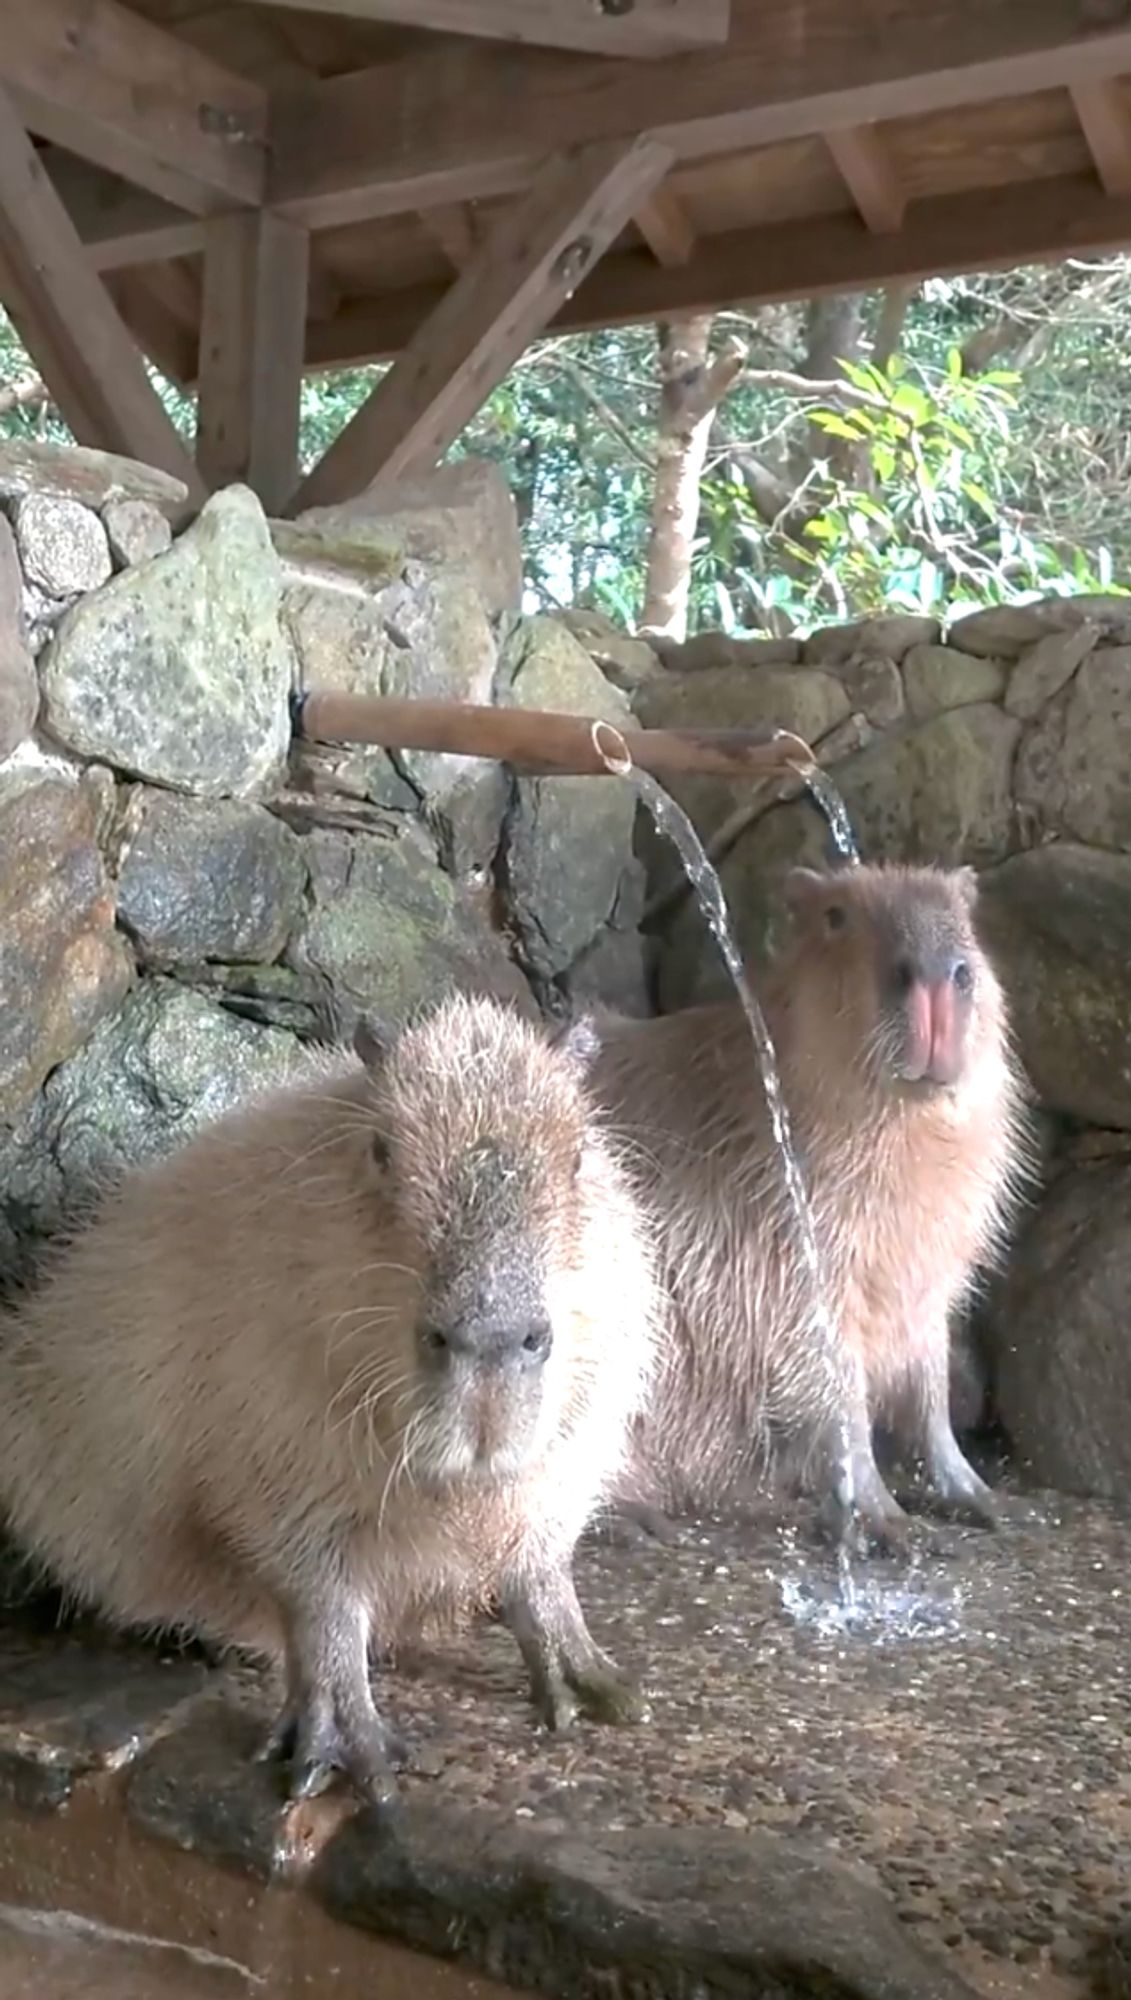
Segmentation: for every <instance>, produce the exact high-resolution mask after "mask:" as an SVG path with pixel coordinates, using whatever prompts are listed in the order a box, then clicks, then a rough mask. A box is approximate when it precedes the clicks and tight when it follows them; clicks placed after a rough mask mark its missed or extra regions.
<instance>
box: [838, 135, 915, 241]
mask: <svg viewBox="0 0 1131 2000" xmlns="http://www.w3.org/2000/svg"><path fill="white" fill-rule="evenodd" d="M825 144H826V145H827V146H828V149H829V151H830V153H831V154H832V156H833V159H834V161H835V162H836V168H837V172H838V173H839V175H840V177H841V179H842V181H843V182H844V184H845V186H846V188H847V189H848V192H849V194H850V195H851V196H852V199H853V201H854V202H855V203H856V206H857V208H858V209H859V211H860V214H861V216H862V218H863V220H864V221H865V222H866V223H867V225H868V228H869V229H871V230H874V231H875V232H876V234H877V235H879V236H883V235H885V234H886V233H887V232H888V231H890V230H893V229H899V228H900V227H901V225H902V222H903V212H904V209H905V208H906V207H907V197H906V195H905V193H904V190H903V188H902V187H901V186H900V184H899V182H898V180H897V179H896V176H895V169H894V166H893V164H892V161H891V159H890V157H889V155H888V153H887V151H886V150H885V148H884V144H883V141H882V139H881V138H880V137H879V135H878V133H877V131H876V128H875V126H874V125H846V126H844V127H843V128H842V129H841V130H840V131H838V132H827V133H826V134H825Z"/></svg>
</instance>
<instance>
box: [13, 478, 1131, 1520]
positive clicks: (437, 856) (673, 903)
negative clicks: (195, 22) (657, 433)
mask: <svg viewBox="0 0 1131 2000" xmlns="http://www.w3.org/2000/svg"><path fill="white" fill-rule="evenodd" d="M182 500H183V495H182V493H181V492H180V491H179V489H178V488H177V487H176V485H175V483H174V482H172V481H170V480H168V479H166V478H164V477H163V476H162V475H159V474H156V473H153V472H150V471H147V470H145V469H144V468H141V467H138V466H132V465H129V464H127V463H126V462H124V461H120V460H111V459H105V458H102V457H100V456H99V455H98V454H94V453H78V452H59V451H55V450H53V449H48V448H42V447H29V446H7V445H6V446H0V856H2V863H3V865H2V869H0V1271H3V1270H5V1269H6V1270H7V1271H9V1272H11V1271H12V1270H16V1271H18V1270H19V1269H20V1268H21V1266H22V1263H23V1261H24V1256H25V1252H26V1249H27V1247H28V1245H29V1244H32V1243H34V1241H35V1240H36V1238H37V1237H38V1236H40V1235H41V1234H43V1233H44V1232H45V1231H49V1230H50V1229H52V1228H53V1227H54V1226H56V1225H57V1223H58V1222H59V1220H60V1219H61V1218H62V1217H63V1216H64V1215H66V1214H67V1213H68V1212H70V1211H71V1210H72V1209H73V1208H74V1207H76V1205H78V1204H80V1203H81V1202H82V1200H83V1199H84V1198H85V1196H86V1194H87V1192H88V1191H89V1190H91V1189H96V1188H97V1187H99V1186H101V1185H103V1184H104V1183H105V1181H106V1178H107V1176H108V1175H109V1174H112V1173H113V1172H115V1171H116V1170H117V1169H118V1168H119V1167H120V1165H121V1164H122V1163H123V1162H126V1161H129V1160H133V1159H138V1158H147V1157H152V1156H154V1155H156V1154H158V1153H160V1152H162V1151H163V1150H165V1149H167V1148H168V1147H169V1146H171V1145H173V1144H175V1143H177V1142H178V1140H179V1139H181V1138H182V1137H184V1136H186V1135H187V1134H189V1133H190V1132H191V1131H193V1130H194V1129H195V1128H196V1127H197V1126H198V1125H199V1124H200V1123H201V1122H202V1121H203V1120H205V1119H207V1118H210V1117H212V1116H214V1115H215V1114H216V1113H217V1112H219V1111H221V1110H222V1109H224V1108H225V1107H226V1106H228V1105H230V1104H232V1103H233V1102H235V1101H236V1100H237V1099H238V1098H239V1097H240V1096H242V1095H243V1094H244V1093H246V1092H248V1091H251V1090H253V1089H257V1088H260V1087H262V1086H263V1085H265V1084H269V1083H271V1082H273V1081H276V1080H278V1079H280V1078H285V1077H289V1076H291V1075H293V1074H295V1073H297V1072H298V1071H300V1070H301V1068H302V1066H303V1064H304V1063H305V1062H306V1061H307V1060H308V1051H309V1047H310V1045H311V1044H312V1043H319V1042H325V1041H327V1040H332V1039H336V1038H340V1037H341V1036H342V1035H344V1034H345V1033H347V1032H348V1029H349V1027H350V1025H351V1024H352V1019H353V1017H354V1015H355V1014H356V1011H357V1009H358V1008H359V1007H362V1006H367V1007H370V1008H373V1009H375V1010H376V1011H377V1012H379V1013H381V1014H384V1015H392V1016H395V1015H398V1014H402V1013H404V1012H405V1011H406V1010H407V1009H409V1008H411V1007H412V1006H414V1005H415V1004H416V1003H417V1002H419V1001H423V1000H426V999H428V998H429V997H431V996H433V995H435V994H436V993H438V992H440V991H442V990H444V988H445V987H448V986H451V985H461V986H472V987H475V988H477V989H480V990H485V991H490V992H494V993H497V994H500V995H503V996H506V997H508V998H510V999H512V1000H513V1001H514V1002H515V1003H516V1004H518V1005H520V1006H521V1007H523V1008H529V1009H531V1010H534V1009H537V1008H539V1007H540V1008H542V1009H544V1010H551V1011H552V1010H557V1009H563V1008H568V1007H570V1006H572V1005H575V1004H578V1003H581V1002H585V1001H588V1000H591V999H594V998H598V999H603V1000H607V1001H610V1002H612V1003H613V1004H615V1005H619V1006H622V1007H627V1008H629V1009H630V1010H632V1011H645V1010H646V1009H647V1007H648V1006H649V1005H650V1004H658V1005H660V1006H661V1007H664V1008H669V1007H674V1006H680V1005H684V1004H686V1003H687V1002H689V1001H690V1000H692V999H694V998H698V997H704V996H706V995H708V994H711V993H716V992H721V991H724V990H725V981H724V975H723V973H722V969H721V966H720V964H719V961H718V958H717V954H716V953H715V951H714V948H713V946H712V945H711V944H710V943H709V942H708V941H707V940H706V938H705V935H704V932H703V928H702V925H701V923H700V921H699V919H698V916H697V914H696V913H695V911H694V909H693V907H691V906H690V905H689V903H688V901H687V898H686V896H685V895H681V894H680V887H681V878H680V876H679V873H678V867H677V864H676V863H675V861H674V859H673V856H672V854H671V853H670V851H668V850H667V849H665V848H663V847H661V846H658V845H657V843H656V840H655V838H654V836H652V835H651V834H650V831H649V829H648V828H647V827H646V826H644V825H641V824H639V823H637V824H635V825H634V817H635V816H634V808H633V803H632V799H631V796H630V795H629V793H628V791H627V789H626V788H623V787H621V786H618V785H616V784H614V783H611V782H608V781H605V780H601V779H593V780H585V779H571V780H522V781H518V782H514V781H511V780H509V779H508V777H507V776H506V774H505V773H504V772H502V771H501V770H500V769H499V768H498V767H496V766H494V765H490V764H479V763H474V762H468V761H466V760H461V759H457V758H452V757H446V756H439V755H421V754H416V753H402V754H392V753H386V752H384V751H381V750H375V749H359V748H354V749H343V750H339V751H331V750H328V749H314V748H312V747H311V746H308V745H302V744H299V745H296V746H292V744H291V733H290V713H289V705H290V701H291V697H292V694H293V692H294V691H295V690H296V689H298V688H301V687H312V686H319V685H323V686H331V687H338V688H345V689H352V690H357V691H369V692H374V693H386V694H408V693H415V694H422V695H423V694H428V695H440V696H443V695H448V696H452V697H455V698H463V699H467V700H473V701H494V702H499V703H507V704H511V703H519V704H528V705H531V706H536V707H542V708H551V709H559V710H560V709H565V710H572V711H575V712H577V713H580V714H589V715H592V714H598V713H599V714H602V715H605V716H606V717H608V718H609V719H610V720H612V721H614V722H615V721H624V720H626V719H627V718H629V716H630V715H631V713H632V712H633V711H635V713H636V715H637V716H638V717H639V718H640V720H641V721H643V722H644V723H647V724H676V725H678V724H680V723H684V724H689V725H698V726H708V727H709V726H725V725H728V724H749V723H755V722H763V723H766V724H771V725H772V724H778V725H781V726H783V727H786V728H790V729H794V730H796V731H798V732H799V733H800V734H801V735H802V736H804V737H806V738H807V739H808V740H809V741H810V742H811V743H813V744H814V745H815V747H817V748H818V749H819V750H820V752H821V755H822V759H823V761H825V762H826V763H827V764H828V766H829V767H830V768H831V769H832V771H833V772H834V774H835V777H836V781H837V783H838V784H839V785H840V787H841V789H842V790H843V793H844V796H845V798H846V800H847V802H848V806H849V810H850V813H851V816H852V819H853V822H854V825H855V828H856V831H857V834H858V837H859V840H860V845H861V848H862V851H863V853H864V855H865V857H867V858H877V857H881V856H889V857H892V858H901V859H915V858H922V859H931V860H941V861H946V862H969V863H972V864H973V865H974V866H976V867H977V868H978V869H979V870H980V872H981V875H982V881H983V892H984V893H983V921H984V927H985V934H986V938H987V942H988V943H989V945H990V947H991V949H992V950H993V952H994V955H995V959H996V961H997V963H998V966H999V968H1000V971H1001V974H1002V977H1003V979H1004V982H1005V985H1006V987H1007V990H1008V994H1009V998H1010V1002H1011V1006H1012V1011H1013V1016H1014V1020H1015V1023H1016V1030H1017V1037H1018V1043H1019V1047H1020V1050H1021V1053H1022V1056H1023V1059H1024V1061H1025V1064H1026V1067H1027V1069H1028V1072H1029V1075H1030V1077H1031V1079H1032V1082H1033V1086H1034V1089H1035V1092H1036V1095H1037V1098H1038V1100H1039V1102H1040V1104H1041V1106H1042V1108H1043V1114H1044V1117H1043V1129H1044V1135H1045V1138H1046V1140H1047V1148H1046V1150H1047V1153H1048V1157H1049V1180H1050V1187H1049V1190H1048V1192H1047V1195H1046V1197H1045V1200H1044V1204H1043V1206H1042V1208H1041V1211H1040V1214H1039V1216H1038V1217H1037V1218H1036V1221H1035V1222H1034V1223H1033V1224H1032V1225H1031V1226H1030V1228H1029V1231H1028V1233H1027V1236H1026V1238H1025V1239H1024V1240H1023V1242H1022V1245H1021V1247H1020V1250H1019V1252H1018V1254H1017V1255H1016V1257H1015V1259H1014V1263H1013V1266H1012V1271H1011V1276H1010V1280H1009V1285H1008V1287H1007V1288H1006V1291H1005V1294H1004V1298H1003V1301H1002V1302H1001V1303H1000V1305H998V1306H995V1310H994V1314H993V1315H992V1321H991V1324H992V1328H993V1329H994V1331H993V1334H992V1340H991V1351H992V1360H993V1376H994V1395H995V1399H996V1406H997V1408H998V1409H999V1410H1000V1411H1001V1413H1002V1414H1003V1415H1004V1416H1005V1418H1006V1420H1007V1422H1008V1424H1009V1426H1010V1428H1011V1431H1012V1433H1013V1436H1014V1440H1015V1443H1016V1444H1017V1445H1018V1448H1019V1450H1020V1453H1021V1456H1022V1457H1023V1458H1026V1459H1028V1460H1029V1461H1030V1463H1031V1464H1032V1466H1033V1468H1034V1469H1035V1470H1036V1472H1037V1473H1038V1474H1039V1475H1040V1476H1042V1477H1045V1478H1048V1479H1050V1480H1051V1481H1053V1482H1055V1483H1059V1484H1065V1485H1071V1484H1072V1483H1073V1482H1074V1480H1076V1481H1077V1482H1078V1483H1083V1484H1084V1485H1085V1486H1087V1487H1090V1488H1091V1489H1092V1490H1099V1491H1113V1492H1115V1491H1118V1492H1123V1491H1127V1490H1131V1444H1129V1443H1127V1442H1126V1440H1127V1439H1128V1438H1131V1423H1128V1422H1126V1421H1124V1418H1123V1412H1124V1411H1126V1412H1127V1415H1128V1417H1131V1344H1129V1343H1126V1342H1125V1341H1123V1340H1122V1338H1121V1336H1120V1327H1121V1323H1122V1322H1121V1310H1122V1301H1123V1298H1124V1297H1125V1295H1126V1291H1127V1276H1128V1269H1127V1267H1128V1265H1131V1230H1129V1229H1128V1228H1127V1226H1126V1225H1125V1224H1124V1222H1123V1216H1124V1215H1125V1214H1127V1213H1131V1207H1129V1198H1131V1036H1129V1033H1128V1027H1129V1024H1131V600H1129V599H1126V598H1120V597H1117V596H1112V597H1109V598H1099V597H1093V598H1083V597H1081V598H1076V599H1073V600H1056V601H1053V602H1047V603H1044V604H1041V605H1035V606H1030V607H1023V608H1018V607H1010V608H1001V609H998V610H991V611H984V612H978V613H976V614H974V615H973V616H968V617H964V618H960V619H958V620H957V621H956V622H954V623H953V624H952V625H951V626H950V628H949V630H948V631H946V632H945V634H944V633H943V632H942V631H941V630H940V627H939V626H938V624H936V623H935V622H934V621H932V620H925V619H917V618H910V617H894V618H884V619H876V620H872V621H868V622H865V623H861V624H856V625H852V626H842V627H837V628H832V629H829V630H825V631H821V632H818V633H816V634H815V635H814V636H813V637H811V638H809V639H808V640H805V641H794V640H777V639H774V640H762V639H739V640H732V639H727V638H725V637H724V636H722V635H720V634H712V633H707V634H703V635H700V636H699V637H697V638H695V639H693V640H691V641H690V642H688V643H687V644H686V645H683V646H672V645H668V644H664V645H663V646H662V648H660V647H655V648H654V647H652V646H650V645H648V644H646V643H645V642H644V641H643V640H641V639H636V638H629V637H626V635H625V634H624V633H623V632H619V631H618V630H617V629H616V628H615V627H613V626H612V625H611V624H610V623H609V622H608V621H607V620H605V619H603V618H602V617H600V616H599V615H598V614H595V613H592V612H586V611H577V612H570V613H566V614H564V615H563V616H562V617H561V618H558V619H550V618H544V617H539V618H525V617H522V616H521V615H520V614H519V604H520V600H521V588H522V578H521V557H520V550H519V544H518V538H517V531H516V525H515V517H514V509H513V506H512V503H511V500H510V497H509V495H508V494H507V492H506V490H505V487H504V486H503V484H502V482H501V481H500V479H499V478H498V476H497V474H495V473H494V472H493V471H492V469H491V468H489V467H483V466H476V465H473V464H465V465H462V466H456V467H452V468H449V469H447V470H446V471H445V472H443V473H441V474H438V475H436V476H435V477H434V478H433V479H432V480H430V481H428V482H426V483H424V484H423V485H421V486H420V487H419V488H416V489H405V490H404V491H403V492H402V494H401V496H400V497H399V499H398V511H397V512H396V513H395V514H386V515H384V516H374V515H373V514H371V513H367V512H366V511H365V509H364V507H363V506H362V505H361V503H355V504H354V505H353V506H351V507H348V508H341V509H322V510H319V511H318V512H317V513H316V514H312V515H307V516H305V517H304V518H303V519H302V520H301V521H299V522H297V523H274V522H269V521H267V520H266V519H265V518H264V516H263V513H262V511H261V509H260V508H259V506H258V504H257V503H256V501H255V500H254V499H253V497H252V496H251V495H250V494H249V493H248V492H246V491H244V490H243V489H239V488H233V489H230V490H229V491H228V492H226V493H223V494H221V495H219V496H217V497H216V498H215V499H214V500H213V501H212V502H211V503H210V504H209V505H208V507H206V509H205V510H204V512H203V513H202V514H201V515H200V517H199V519H198V520H197V521H196V522H195V523H194V525H193V526H192V527H190V528H189V529H188V530H187V531H186V532H185V533H184V534H182V535H180V536H179V537H174V536H173V534H172V533H171V530H170V526H169V521H170V518H175V517H176V515H177V513H178V511H179V508H180V505H181V502H182ZM675 789H676V791H677V794H678V796H679V797H680V798H681V800H682V802H683V803H684V804H685V805H686V806H687V808H688V810H689V811H690V812H691V814H692V816H693V818H694V819H695V821H696V823H697V825H698V827H699V829H700V832H701V833H702V834H703V835H704V837H705V838H707V839H708V840H709V841H710V842H711V843H712V844H713V845H715V846H716V847H717V848H718V851H719V853H720V855H721V862H720V866H721V872H722V876H723V881H724V885H725V888H726V892H727V896H728V899H729V901H730V903H731V906H732V909H733V911H734V914H735V918H736V922H737V927H738V930H739V933H740V938H741V942H742V943H743V945H744V947H745V948H746V949H747V950H748V951H750V952H752V953H754V954H756V955H757V954H760V953H762V952H763V951H765V950H766V949H768V948H770V947H772V945H773V943H774V940H775V937H776V926H777V921H778V909H779V905H778V899H777V888H778V884H779V882H780V878H781V874H782V871H783V869H784V867H785V866H786V865H788V864H789V863H790V862H791V861H794V860H808V861H814V860H819V859H821V858H823V857H824V856H825V855H826V854H827V852H828V836H827V829H826V827H825V824H824V822H823V820H822V819H821V817H820V816H819V814H818V813H817V812H816V810H815V809H814V808H813V806H812V805H811V804H810V803H808V802H807V801H806V800H804V799H802V798H799V797H795V798H792V799H785V800H782V798H781V796H780V792H778V791H777V790H776V789H775V787H774V786H764V787H762V788H761V789H760V790H758V789H755V788H752V787H750V786H736V785H729V784H725V783H722V782H719V781H716V780H687V781H684V782H681V783H680V784H678V785H677V786H676V787H675ZM646 904H647V905H648V908H649V911H650V913H651V914H650V916H649V918H648V920H647V922H646V923H645V924H644V928H643V930H642V928H641V924H642V919H643V917H644V913H645V906H646ZM1109 1432H1110V1437H1109V1435H1108V1433H1109ZM1084 1433H1086V1434H1087V1437H1088V1439H1089V1452H1087V1453H1085V1452H1083V1451H1082V1450H1081V1447H1080V1443H1079V1440H1080V1437H1081V1435H1083V1434H1084ZM1093 1446H1094V1449H1093V1448H1092V1447H1093ZM1074 1466H1076V1467H1077V1471H1076V1472H1074V1471H1073V1467H1074Z"/></svg>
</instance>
